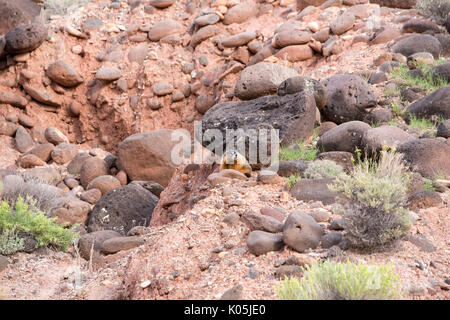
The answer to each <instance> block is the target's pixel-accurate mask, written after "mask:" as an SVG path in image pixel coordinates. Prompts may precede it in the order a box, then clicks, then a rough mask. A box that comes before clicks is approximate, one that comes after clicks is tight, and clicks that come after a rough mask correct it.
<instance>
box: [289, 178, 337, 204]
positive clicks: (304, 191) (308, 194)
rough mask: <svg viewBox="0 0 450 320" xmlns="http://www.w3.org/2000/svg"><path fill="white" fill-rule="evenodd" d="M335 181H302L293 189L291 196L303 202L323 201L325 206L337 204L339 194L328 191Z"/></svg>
mask: <svg viewBox="0 0 450 320" xmlns="http://www.w3.org/2000/svg"><path fill="white" fill-rule="evenodd" d="M333 181H334V179H332V178H330V179H301V180H300V181H299V182H297V183H296V184H295V185H294V186H293V187H292V189H291V191H290V192H291V195H292V196H293V197H294V198H296V199H298V200H302V201H310V200H313V201H322V203H323V204H331V203H334V202H335V199H336V196H337V194H336V193H335V192H333V191H330V190H329V189H328V185H329V184H332V183H333Z"/></svg>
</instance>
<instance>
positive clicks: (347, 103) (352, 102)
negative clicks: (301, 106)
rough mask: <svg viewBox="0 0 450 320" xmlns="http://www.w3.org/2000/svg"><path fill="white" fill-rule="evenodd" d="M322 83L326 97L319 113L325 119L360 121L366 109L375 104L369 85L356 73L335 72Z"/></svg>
mask: <svg viewBox="0 0 450 320" xmlns="http://www.w3.org/2000/svg"><path fill="white" fill-rule="evenodd" d="M324 85H325V87H326V89H327V92H328V99H327V103H326V104H325V107H324V108H323V110H321V113H322V115H323V116H324V118H325V119H326V120H329V121H333V122H334V123H337V124H341V123H344V122H347V121H352V120H361V121H362V120H363V119H364V118H365V116H366V115H367V109H370V108H373V107H375V106H376V105H377V98H376V96H375V94H374V93H373V91H372V89H371V87H370V85H369V84H368V83H367V82H365V81H364V80H363V79H362V78H361V77H359V76H357V75H351V74H337V75H334V76H332V77H330V78H328V79H326V80H325V81H324Z"/></svg>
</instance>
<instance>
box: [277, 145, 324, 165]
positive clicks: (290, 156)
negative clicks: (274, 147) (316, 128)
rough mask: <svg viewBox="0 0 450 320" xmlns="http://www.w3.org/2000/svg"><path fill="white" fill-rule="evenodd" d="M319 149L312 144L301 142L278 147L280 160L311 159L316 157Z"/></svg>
mask: <svg viewBox="0 0 450 320" xmlns="http://www.w3.org/2000/svg"><path fill="white" fill-rule="evenodd" d="M317 153H319V151H318V150H317V149H316V147H314V146H313V145H305V144H304V143H303V142H300V143H298V144H296V145H295V146H294V147H289V148H286V147H285V148H281V149H280V161H289V160H308V161H312V160H314V159H315V158H316V156H317Z"/></svg>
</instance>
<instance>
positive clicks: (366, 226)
mask: <svg viewBox="0 0 450 320" xmlns="http://www.w3.org/2000/svg"><path fill="white" fill-rule="evenodd" d="M410 177H411V173H410V172H409V171H408V168H407V167H406V166H405V164H404V162H403V158H402V155H401V154H398V153H396V152H395V151H392V150H391V151H387V150H386V149H384V150H383V151H381V154H380V157H379V161H378V162H375V161H373V160H371V159H367V158H366V159H364V160H363V161H361V162H360V163H359V164H357V165H356V166H355V168H354V170H353V172H352V174H351V175H341V176H339V177H337V178H336V183H334V184H333V185H330V186H329V188H330V189H331V190H333V191H335V192H338V193H340V194H341V195H342V196H343V198H344V202H345V204H344V208H345V213H344V214H343V221H344V228H345V233H344V238H345V239H346V240H347V241H348V243H349V245H350V246H351V247H353V248H356V249H361V250H368V251H379V250H385V249H388V248H390V247H392V246H394V245H395V244H397V243H398V240H400V239H402V238H403V237H404V236H405V235H406V234H407V233H408V232H409V229H410V227H411V216H410V213H409V210H407V209H405V208H404V205H405V203H406V200H407V197H406V195H407V192H408V185H409V182H410Z"/></svg>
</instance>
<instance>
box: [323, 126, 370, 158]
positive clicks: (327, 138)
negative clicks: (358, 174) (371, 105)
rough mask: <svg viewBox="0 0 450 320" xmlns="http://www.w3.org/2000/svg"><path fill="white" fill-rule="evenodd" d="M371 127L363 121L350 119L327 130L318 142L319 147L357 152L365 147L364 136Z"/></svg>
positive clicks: (328, 149)
mask: <svg viewBox="0 0 450 320" xmlns="http://www.w3.org/2000/svg"><path fill="white" fill-rule="evenodd" d="M370 129H371V127H370V126H369V125H368V124H367V123H364V122H361V121H350V122H346V123H343V124H340V125H338V126H337V127H335V128H333V129H331V130H329V131H327V132H326V133H325V134H324V135H323V136H321V137H320V139H319V141H318V142H317V146H318V148H319V149H321V150H324V151H325V152H327V151H347V152H352V153H353V152H355V149H357V148H358V149H361V150H362V149H363V147H364V146H363V144H362V138H363V136H364V134H365V133H366V131H368V130H370Z"/></svg>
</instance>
